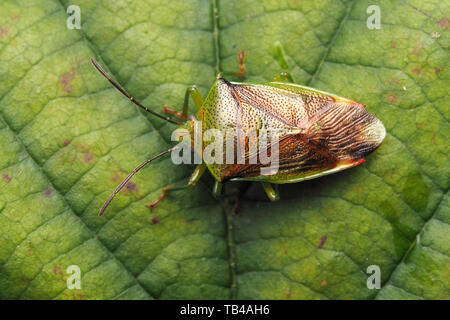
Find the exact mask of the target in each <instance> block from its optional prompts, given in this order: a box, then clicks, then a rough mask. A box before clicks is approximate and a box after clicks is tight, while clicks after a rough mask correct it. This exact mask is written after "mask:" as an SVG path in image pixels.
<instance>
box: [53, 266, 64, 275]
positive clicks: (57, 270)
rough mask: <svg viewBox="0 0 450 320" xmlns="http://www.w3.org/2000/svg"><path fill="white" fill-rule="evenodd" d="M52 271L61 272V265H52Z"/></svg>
mask: <svg viewBox="0 0 450 320" xmlns="http://www.w3.org/2000/svg"><path fill="white" fill-rule="evenodd" d="M53 273H54V274H62V271H61V267H60V266H58V265H56V266H54V267H53Z"/></svg>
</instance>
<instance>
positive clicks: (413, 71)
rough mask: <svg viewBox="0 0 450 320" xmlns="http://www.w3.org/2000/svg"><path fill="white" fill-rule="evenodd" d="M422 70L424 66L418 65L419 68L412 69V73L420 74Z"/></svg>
mask: <svg viewBox="0 0 450 320" xmlns="http://www.w3.org/2000/svg"><path fill="white" fill-rule="evenodd" d="M421 71H422V66H418V67H417V68H415V69H412V70H411V72H412V73H414V74H417V75H418V74H420V72H421Z"/></svg>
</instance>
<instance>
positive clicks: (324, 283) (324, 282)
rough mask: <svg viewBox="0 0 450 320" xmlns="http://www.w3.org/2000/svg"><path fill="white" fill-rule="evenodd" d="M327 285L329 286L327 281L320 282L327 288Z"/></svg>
mask: <svg viewBox="0 0 450 320" xmlns="http://www.w3.org/2000/svg"><path fill="white" fill-rule="evenodd" d="M327 284H328V282H327V280H325V279H324V280H322V281H321V282H320V285H321V286H326V285H327Z"/></svg>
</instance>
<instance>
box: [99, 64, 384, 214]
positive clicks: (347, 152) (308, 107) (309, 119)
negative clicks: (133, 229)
mask: <svg viewBox="0 0 450 320" xmlns="http://www.w3.org/2000/svg"><path fill="white" fill-rule="evenodd" d="M92 62H93V63H94V65H95V67H96V68H97V69H98V70H99V71H100V72H101V73H102V74H103V75H104V76H105V77H106V78H107V79H108V80H109V81H110V82H111V83H112V84H113V85H114V86H115V87H116V88H117V89H119V90H120V91H121V92H122V93H123V94H124V95H125V96H127V97H128V98H129V99H130V100H131V101H133V102H134V103H136V104H137V105H138V106H139V107H141V108H143V109H145V110H146V111H148V112H151V113H152V114H154V115H156V116H158V117H160V118H163V119H165V120H167V121H169V122H171V123H174V124H178V125H179V126H180V127H181V128H184V129H185V131H186V132H187V134H188V136H189V138H190V139H191V141H195V140H196V139H197V137H196V136H195V134H196V133H195V128H198V126H197V125H196V123H198V122H201V123H202V125H201V130H202V133H203V135H205V134H206V133H207V132H208V130H211V129H214V130H215V132H216V135H215V136H214V139H209V140H207V139H204V140H203V141H202V143H201V144H200V147H199V148H197V149H196V150H195V152H197V154H199V153H200V154H201V155H203V152H205V151H207V150H208V149H209V151H211V149H214V153H215V155H214V158H215V159H216V160H217V159H219V161H213V162H211V161H203V162H202V163H200V164H198V166H197V167H196V169H195V170H194V173H193V174H192V176H191V178H190V179H189V181H188V183H187V184H186V185H184V186H179V187H175V186H168V187H166V188H164V189H163V191H162V194H161V196H160V197H159V198H158V199H157V200H155V201H154V202H153V203H151V204H150V205H149V208H150V209H153V208H154V207H155V206H156V205H157V204H158V203H159V202H160V201H161V200H162V199H163V198H164V197H165V196H166V195H167V193H168V192H170V191H174V190H179V189H184V188H188V187H191V186H194V185H195V184H196V183H197V182H198V180H199V179H200V177H201V176H202V174H203V173H204V172H205V171H206V169H208V170H209V171H210V172H211V174H212V175H213V176H214V178H215V185H214V188H213V193H214V195H216V196H218V195H219V194H220V192H221V186H222V183H224V182H226V181H229V180H246V181H259V182H261V183H262V185H263V187H264V190H265V191H266V193H267V195H268V197H269V199H271V200H272V201H275V200H278V199H279V196H278V194H277V193H276V192H275V190H274V189H273V187H272V185H271V184H272V183H275V184H281V183H294V182H299V181H302V180H306V179H313V178H317V177H320V176H323V175H326V174H331V173H334V172H338V171H341V170H344V169H347V168H350V167H353V166H355V165H358V164H360V163H363V162H364V161H365V160H364V159H365V157H366V156H367V155H368V154H370V153H371V152H373V151H374V150H375V149H377V148H378V147H379V146H380V144H381V142H382V141H383V139H384V137H385V133H386V132H385V128H384V126H383V124H382V123H381V121H380V120H378V119H377V118H376V117H374V116H373V115H371V114H370V113H369V112H367V111H366V109H365V108H364V106H363V105H361V104H359V103H357V102H354V101H352V100H348V99H345V98H342V97H339V96H337V95H334V94H331V93H327V92H323V91H319V90H316V89H313V88H308V87H304V86H300V85H297V84H293V83H289V82H285V81H275V82H269V83H238V82H228V81H227V80H225V79H224V78H222V77H221V76H220V75H219V76H218V77H217V78H216V80H215V82H214V84H213V86H212V88H211V90H210V92H209V94H208V96H207V98H206V99H205V100H204V101H203V99H202V97H201V96H200V93H199V92H198V91H197V89H196V88H195V87H190V88H188V89H187V91H186V96H185V103H184V109H183V112H182V113H181V114H180V113H178V112H176V111H174V110H172V109H170V108H168V107H167V106H165V107H164V109H163V110H164V112H165V113H169V114H172V115H174V116H176V117H178V118H179V120H174V119H173V118H172V117H168V116H165V115H161V114H158V113H155V112H154V111H151V110H148V109H147V108H145V107H144V106H142V105H141V104H140V103H139V102H137V101H136V100H135V99H134V98H132V97H131V96H130V95H129V94H128V93H127V92H126V91H125V90H124V89H122V88H121V87H120V86H119V85H118V84H117V83H116V82H115V81H114V80H112V79H111V78H110V77H109V76H108V75H107V74H106V73H105V72H104V71H103V70H102V69H101V68H100V66H99V65H98V64H97V63H96V62H95V61H94V60H93V61H92ZM190 96H191V97H192V98H193V101H194V102H195V104H196V106H197V108H198V111H197V112H196V115H195V117H191V118H190V119H189V120H187V115H188V102H189V97H190ZM262 132H276V136H275V139H274V138H273V137H274V136H272V137H271V141H270V143H269V142H268V141H267V140H268V139H264V140H265V141H263V139H262V137H263V136H262V135H261V133H262ZM217 133H218V134H217ZM218 137H220V138H222V140H221V141H218V140H217V139H218ZM228 142H229V143H230V144H229V145H228V144H227V143H228ZM263 142H265V143H263ZM211 144H214V146H215V148H211ZM229 146H232V147H233V148H231V149H230V148H229ZM261 147H262V150H261ZM176 148H177V147H173V148H170V149H169V150H167V151H165V152H162V153H160V154H158V155H156V156H155V157H153V158H151V159H149V160H147V161H145V162H144V163H142V164H141V165H140V166H138V167H137V168H136V169H135V170H134V171H133V172H132V173H131V174H130V175H129V176H128V177H127V178H126V179H125V180H124V181H123V182H122V183H121V184H120V185H119V186H118V187H117V188H116V190H115V191H114V193H113V194H112V195H111V196H110V198H109V199H108V200H107V201H106V203H105V205H104V206H103V208H102V209H101V211H100V214H102V213H103V212H104V210H105V209H106V207H107V206H108V205H109V203H110V202H111V200H112V199H113V198H114V196H115V195H116V194H117V193H118V192H119V191H120V190H121V189H122V188H123V187H124V186H125V185H126V183H127V182H128V181H129V180H130V179H131V177H132V176H133V175H134V174H135V173H136V172H138V171H139V170H140V169H141V168H143V167H144V166H145V165H146V164H148V163H150V162H151V161H152V160H154V159H156V158H158V157H160V156H162V155H164V154H167V153H170V152H173V151H174V150H175V149H176ZM258 148H259V150H258ZM236 149H238V150H240V153H239V152H238V153H237V154H235V153H233V154H230V150H232V151H233V152H234V151H235V150H236ZM177 151H179V150H177ZM261 151H263V153H264V154H265V156H266V158H267V157H268V156H269V155H270V158H271V159H276V160H275V161H272V162H270V163H268V162H267V161H266V162H264V161H262V159H261V155H262V154H263V153H262V152H261ZM217 152H219V153H221V154H219V155H218V154H217ZM264 169H265V171H264Z"/></svg>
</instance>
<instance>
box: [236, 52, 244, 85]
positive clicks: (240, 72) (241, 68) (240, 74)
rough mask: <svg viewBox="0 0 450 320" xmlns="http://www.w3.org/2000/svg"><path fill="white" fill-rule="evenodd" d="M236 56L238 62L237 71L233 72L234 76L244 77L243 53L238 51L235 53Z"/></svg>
mask: <svg viewBox="0 0 450 320" xmlns="http://www.w3.org/2000/svg"><path fill="white" fill-rule="evenodd" d="M236 53H237V56H238V61H239V71H238V72H235V73H234V75H235V76H236V77H239V78H244V77H245V51H244V50H242V51H238V52H236Z"/></svg>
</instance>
